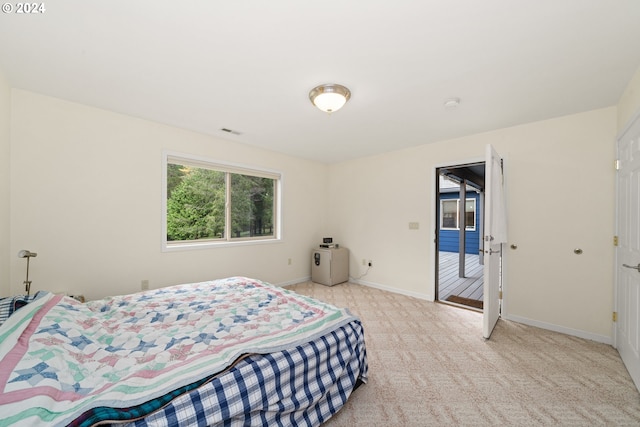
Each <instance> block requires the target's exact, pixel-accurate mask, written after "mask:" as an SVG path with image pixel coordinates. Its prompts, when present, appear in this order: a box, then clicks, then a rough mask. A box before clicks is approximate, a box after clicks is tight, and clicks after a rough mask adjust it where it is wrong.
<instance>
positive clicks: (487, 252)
mask: <svg viewBox="0 0 640 427" xmlns="http://www.w3.org/2000/svg"><path fill="white" fill-rule="evenodd" d="M485 162H486V163H485V195H484V203H485V205H484V305H483V311H484V315H483V317H482V336H483V337H484V338H487V339H488V338H489V337H490V336H491V332H493V328H494V327H495V326H496V323H497V322H498V318H499V317H500V284H501V276H502V269H501V262H502V244H503V243H506V241H507V224H506V219H507V218H506V211H505V204H504V177H503V174H502V159H500V156H499V155H498V153H497V152H496V150H494V148H493V147H492V146H491V145H487V149H486V159H485Z"/></svg>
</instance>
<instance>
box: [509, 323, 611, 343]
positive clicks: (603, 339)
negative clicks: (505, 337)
mask: <svg viewBox="0 0 640 427" xmlns="http://www.w3.org/2000/svg"><path fill="white" fill-rule="evenodd" d="M502 318H503V319H505V320H509V321H512V322H517V323H522V324H523V325H529V326H535V327H536V328H541V329H546V330H548V331H553V332H558V333H561V334H565V335H571V336H574V337H578V338H584V339H587V340H591V341H596V342H600V343H603V344H609V345H611V344H612V340H611V337H608V336H605V335H598V334H594V333H591V332H587V331H582V330H580V329H572V328H567V327H564V326H560V325H554V324H553V323H547V322H541V321H539V320H533V319H528V318H526V317H521V316H502Z"/></svg>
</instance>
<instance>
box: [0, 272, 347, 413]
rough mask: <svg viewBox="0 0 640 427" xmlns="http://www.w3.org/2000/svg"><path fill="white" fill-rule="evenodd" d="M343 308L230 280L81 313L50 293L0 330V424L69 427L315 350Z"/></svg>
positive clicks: (343, 316)
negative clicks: (247, 364) (251, 357)
mask: <svg viewBox="0 0 640 427" xmlns="http://www.w3.org/2000/svg"><path fill="white" fill-rule="evenodd" d="M353 319H355V318H354V317H353V316H352V315H350V314H349V313H348V312H347V311H346V310H344V309H338V308H336V307H333V306H330V305H327V304H324V303H321V302H319V301H316V300H314V299H312V298H308V297H304V296H301V295H297V294H295V293H293V292H291V291H287V290H286V289H282V288H279V287H275V286H272V285H269V284H266V283H264V282H261V281H259V280H254V279H248V278H242V277H235V278H229V279H222V280H217V281H211V282H203V283H197V284H187V285H179V286H173V287H169V288H163V289H158V290H152V291H146V292H141V293H137V294H132V295H125V296H119V297H112V298H107V299H104V300H100V301H92V302H88V303H86V304H82V303H80V302H77V301H76V300H74V299H72V298H69V297H63V296H60V295H53V294H47V295H46V296H44V297H41V298H38V299H36V300H35V301H33V302H31V303H30V304H28V305H27V306H25V307H23V308H21V309H20V310H18V311H16V313H15V314H14V315H12V316H11V317H10V318H9V319H8V320H7V322H6V323H5V324H3V325H2V326H0V425H2V426H8V425H12V424H16V425H25V424H27V425H66V424H68V423H69V422H71V421H72V420H73V419H75V418H76V417H78V416H80V415H81V414H82V413H84V412H85V411H87V410H89V409H91V408H94V407H98V406H107V407H115V408H118V407H129V406H133V405H137V404H140V403H143V402H145V401H148V400H150V399H152V398H155V397H158V396H161V395H163V394H166V393H168V392H170V391H171V390H174V389H177V388H179V387H182V386H185V385H187V384H191V383H193V382H195V381H197V380H199V379H201V378H204V377H206V376H209V375H212V374H215V373H217V372H221V371H223V370H225V369H226V368H227V367H229V366H230V365H231V364H232V363H233V362H234V361H235V360H236V359H238V357H240V356H241V355H243V354H247V353H263V354H264V353H270V352H275V351H281V350H284V349H287V348H292V347H295V346H297V345H299V344H303V343H306V342H309V341H312V340H313V339H315V338H318V337H320V336H322V335H325V334H326V333H327V332H328V331H330V330H333V329H335V328H336V327H339V326H342V325H344V324H346V323H348V322H350V321H352V320H353Z"/></svg>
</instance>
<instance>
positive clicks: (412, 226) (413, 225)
mask: <svg viewBox="0 0 640 427" xmlns="http://www.w3.org/2000/svg"><path fill="white" fill-rule="evenodd" d="M419 228H420V223H419V222H410V223H409V230H418V229H419Z"/></svg>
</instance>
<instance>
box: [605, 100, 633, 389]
mask: <svg viewBox="0 0 640 427" xmlns="http://www.w3.org/2000/svg"><path fill="white" fill-rule="evenodd" d="M639 123H640V109H638V110H637V111H636V112H635V113H634V114H633V115H632V116H631V118H630V119H629V121H628V122H627V123H626V124H625V126H624V127H623V129H622V130H621V131H620V132H618V134H617V135H616V140H615V151H616V159H618V160H619V157H620V156H619V153H620V141H621V140H622V139H624V138H625V137H626V136H627V133H628V132H629V131H631V130H632V129H633V127H634V126H636V125H638V124H639ZM619 184H620V172H619V171H616V179H615V213H614V218H615V235H616V236H619V231H620V223H619V221H618V218H619V215H620V185H619ZM619 251H620V249H619V247H617V246H616V248H615V253H614V257H613V259H614V263H615V264H614V267H613V274H614V285H613V310H614V312H615V313H617V319H616V321H614V322H612V328H613V331H612V344H613V347H614V348H615V349H616V350H617V351H618V352H620V350H619V349H618V345H619V344H620V343H619V342H618V341H619V337H618V325H619V322H624V321H626V319H625V318H623V317H622V314H620V313H621V311H620V307H619V305H618V297H619V295H620V290H621V283H620V275H619V268H620V263H622V260H621V259H620V258H621V257H620V253H619ZM622 313H624V311H622ZM621 356H622V355H621ZM623 363H624V364H625V366H626V362H625V361H624V360H623ZM627 370H629V368H628V367H627ZM635 372H636V376H635V377H634V376H632V379H633V381H634V383H635V385H636V387H637V388H638V389H640V383H639V382H638V378H637V372H638V371H635ZM629 373H630V374H631V371H630V370H629Z"/></svg>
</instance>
